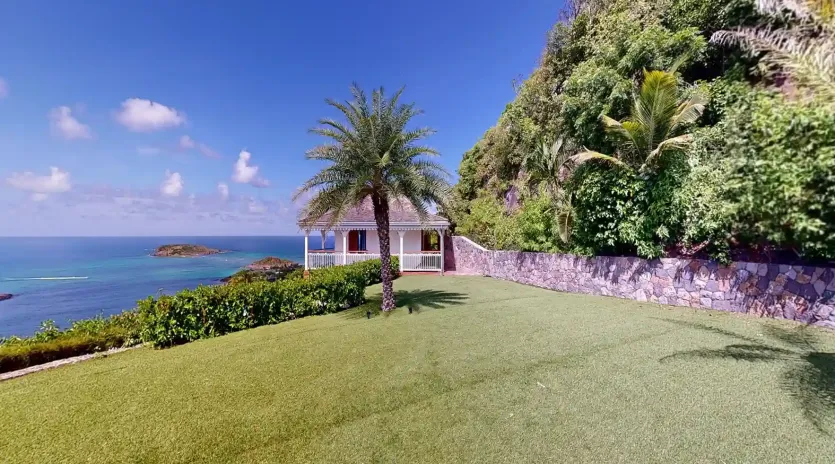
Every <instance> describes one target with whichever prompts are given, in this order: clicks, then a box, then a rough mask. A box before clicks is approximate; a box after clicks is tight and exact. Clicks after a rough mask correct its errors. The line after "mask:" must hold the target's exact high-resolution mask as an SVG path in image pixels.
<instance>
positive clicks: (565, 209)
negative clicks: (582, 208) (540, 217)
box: [557, 202, 574, 243]
mask: <svg viewBox="0 0 835 464" xmlns="http://www.w3.org/2000/svg"><path fill="white" fill-rule="evenodd" d="M573 229H574V207H573V206H572V205H571V203H569V202H567V203H564V204H562V205H560V206H559V207H558V208H557V233H558V234H559V236H560V240H562V241H563V243H568V242H569V240H570V239H571V232H572V230H573Z"/></svg>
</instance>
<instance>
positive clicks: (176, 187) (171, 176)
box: [159, 171, 183, 197]
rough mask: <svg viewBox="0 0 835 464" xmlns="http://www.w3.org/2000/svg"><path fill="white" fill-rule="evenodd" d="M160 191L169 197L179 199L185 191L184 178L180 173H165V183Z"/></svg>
mask: <svg viewBox="0 0 835 464" xmlns="http://www.w3.org/2000/svg"><path fill="white" fill-rule="evenodd" d="M159 191H160V192H161V193H162V194H163V195H165V196H167V197H178V196H180V193H182V191H183V176H181V175H180V173H179V172H171V171H165V181H164V182H163V183H162V185H161V186H160V189H159Z"/></svg>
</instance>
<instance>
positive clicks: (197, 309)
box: [138, 259, 398, 347]
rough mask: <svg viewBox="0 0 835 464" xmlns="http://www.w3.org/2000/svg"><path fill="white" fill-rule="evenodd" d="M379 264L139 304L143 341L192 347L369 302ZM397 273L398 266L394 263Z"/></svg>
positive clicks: (198, 290)
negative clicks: (207, 340) (367, 290)
mask: <svg viewBox="0 0 835 464" xmlns="http://www.w3.org/2000/svg"><path fill="white" fill-rule="evenodd" d="M380 266H381V264H380V261H379V260H374V261H365V262H361V263H356V264H351V265H348V266H336V267H331V268H327V269H319V270H315V271H312V272H311V273H310V277H309V278H307V279H304V278H300V277H299V274H294V275H290V276H288V278H286V279H284V280H280V281H276V282H265V281H260V282H251V283H243V284H238V285H234V286H231V285H226V286H210V287H206V286H203V287H198V288H196V289H194V290H183V291H181V292H179V293H177V294H176V295H171V296H161V297H159V298H154V297H148V298H147V299H145V300H141V301H139V302H138V310H139V317H140V321H141V326H142V329H141V333H140V336H141V338H142V341H144V342H146V343H150V344H152V345H154V346H156V347H165V346H172V345H178V344H182V343H188V342H191V341H194V340H198V339H201V338H211V337H216V336H220V335H224V334H227V333H231V332H236V331H238V330H244V329H249V328H253V327H258V326H262V325H266V324H277V323H280V322H284V321H287V320H292V319H296V318H299V317H305V316H311V315H317V314H328V313H333V312H337V311H340V310H343V309H346V308H349V307H351V306H357V305H359V304H361V303H362V302H363V301H364V297H365V288H366V287H367V286H368V285H371V284H374V283H378V282H380V274H381V272H380V270H381V268H380ZM391 266H392V272H393V273H394V275H397V270H396V269H397V268H398V262H397V260H396V259H392V263H391Z"/></svg>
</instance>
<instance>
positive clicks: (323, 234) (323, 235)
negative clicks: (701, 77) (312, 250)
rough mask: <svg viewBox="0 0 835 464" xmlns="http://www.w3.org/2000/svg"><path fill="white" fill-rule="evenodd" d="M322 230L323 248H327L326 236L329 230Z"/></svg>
mask: <svg viewBox="0 0 835 464" xmlns="http://www.w3.org/2000/svg"><path fill="white" fill-rule="evenodd" d="M320 232H321V233H322V248H321V249H322V250H324V249H325V237H326V236H327V235H328V231H327V230H321V231H320Z"/></svg>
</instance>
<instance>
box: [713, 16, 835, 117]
mask: <svg viewBox="0 0 835 464" xmlns="http://www.w3.org/2000/svg"><path fill="white" fill-rule="evenodd" d="M757 9H758V11H759V12H760V13H761V14H763V15H765V16H770V17H772V18H775V19H777V20H778V21H779V23H781V24H785V26H783V27H779V28H778V27H775V26H773V25H771V24H764V25H762V26H760V27H740V28H737V29H735V30H731V31H718V32H716V33H714V34H713V36H712V37H711V42H713V43H716V44H722V45H726V46H738V47H740V48H741V49H743V50H744V51H746V52H748V53H750V54H752V55H761V56H760V62H761V64H763V65H764V67H765V68H766V70H767V71H769V72H771V73H787V74H788V75H790V76H791V77H792V80H793V81H794V82H795V83H797V84H798V85H799V86H801V87H803V88H806V89H807V90H809V91H810V92H811V94H813V95H819V96H822V97H823V98H824V99H826V100H829V101H830V102H835V2H833V1H832V0H758V1H757Z"/></svg>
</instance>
